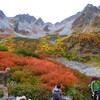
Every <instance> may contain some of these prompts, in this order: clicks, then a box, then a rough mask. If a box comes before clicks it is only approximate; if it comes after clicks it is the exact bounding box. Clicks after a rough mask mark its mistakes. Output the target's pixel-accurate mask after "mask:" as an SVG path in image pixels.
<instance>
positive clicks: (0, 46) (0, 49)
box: [0, 45, 8, 51]
mask: <svg viewBox="0 0 100 100" xmlns="http://www.w3.org/2000/svg"><path fill="white" fill-rule="evenodd" d="M0 51H8V48H7V47H5V46H3V45H0Z"/></svg>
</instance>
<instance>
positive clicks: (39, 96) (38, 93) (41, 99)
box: [9, 84, 51, 100]
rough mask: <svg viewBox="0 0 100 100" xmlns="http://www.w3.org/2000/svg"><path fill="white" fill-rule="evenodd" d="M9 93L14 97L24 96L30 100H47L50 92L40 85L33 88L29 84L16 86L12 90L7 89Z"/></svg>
mask: <svg viewBox="0 0 100 100" xmlns="http://www.w3.org/2000/svg"><path fill="white" fill-rule="evenodd" d="M9 93H10V94H11V95H14V96H23V95H25V96H26V97H27V99H31V100H49V99H50V98H51V92H50V91H47V90H46V89H45V88H44V87H42V86H41V85H37V86H35V87H33V86H32V85H30V84H17V85H16V86H15V87H14V88H13V89H9Z"/></svg>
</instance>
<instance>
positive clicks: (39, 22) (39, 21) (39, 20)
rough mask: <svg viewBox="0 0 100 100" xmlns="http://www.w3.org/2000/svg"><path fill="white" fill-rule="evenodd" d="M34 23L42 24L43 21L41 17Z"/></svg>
mask: <svg viewBox="0 0 100 100" xmlns="http://www.w3.org/2000/svg"><path fill="white" fill-rule="evenodd" d="M35 25H44V21H43V20H42V18H39V19H37V20H36V22H35Z"/></svg>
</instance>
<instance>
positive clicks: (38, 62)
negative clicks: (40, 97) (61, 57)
mask: <svg viewBox="0 0 100 100" xmlns="http://www.w3.org/2000/svg"><path fill="white" fill-rule="evenodd" d="M15 66H18V67H21V68H26V67H28V68H31V72H32V75H33V76H39V78H40V79H41V82H42V83H43V84H44V85H45V86H46V87H47V88H48V89H51V88H52V87H53V86H54V85H55V84H57V83H61V84H62V86H63V88H64V87H66V86H72V85H73V84H75V83H77V82H78V79H77V77H76V76H75V75H74V74H73V73H72V72H71V71H70V69H69V68H67V67H64V66H63V65H61V64H56V63H53V62H51V61H50V60H46V59H36V58H32V57H23V56H17V55H14V54H11V53H7V52H0V69H1V70H2V69H5V68H6V67H15Z"/></svg>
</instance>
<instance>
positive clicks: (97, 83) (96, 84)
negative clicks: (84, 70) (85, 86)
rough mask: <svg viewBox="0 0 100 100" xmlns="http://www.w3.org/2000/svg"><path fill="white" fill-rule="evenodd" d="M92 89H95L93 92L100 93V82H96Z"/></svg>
mask: <svg viewBox="0 0 100 100" xmlns="http://www.w3.org/2000/svg"><path fill="white" fill-rule="evenodd" d="M92 88H93V91H98V89H99V88H100V82H99V81H94V82H93V83H92Z"/></svg>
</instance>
